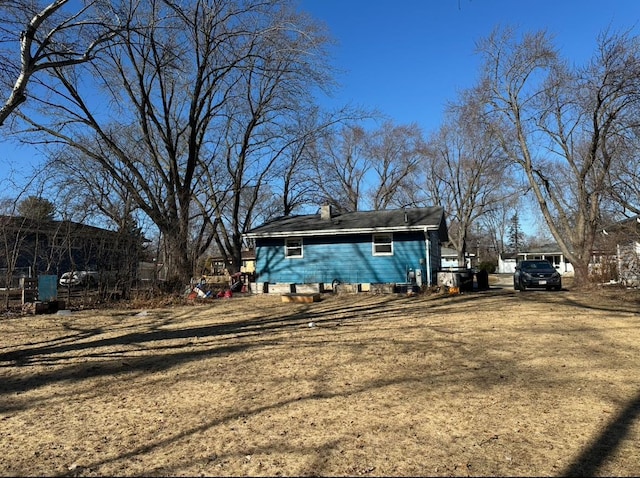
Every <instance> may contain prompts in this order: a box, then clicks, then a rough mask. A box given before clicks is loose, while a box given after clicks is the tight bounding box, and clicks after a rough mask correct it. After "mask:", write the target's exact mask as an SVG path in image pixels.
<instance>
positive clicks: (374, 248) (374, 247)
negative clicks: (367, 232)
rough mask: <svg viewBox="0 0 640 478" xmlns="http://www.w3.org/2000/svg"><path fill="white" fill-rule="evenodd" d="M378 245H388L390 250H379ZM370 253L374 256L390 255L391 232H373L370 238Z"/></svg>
mask: <svg viewBox="0 0 640 478" xmlns="http://www.w3.org/2000/svg"><path fill="white" fill-rule="evenodd" d="M378 246H388V247H389V249H390V250H389V251H379V250H378ZM385 248H386V247H385ZM371 253H372V254H373V255H374V256H392V255H393V234H392V233H383V234H374V235H373V237H372V238H371Z"/></svg>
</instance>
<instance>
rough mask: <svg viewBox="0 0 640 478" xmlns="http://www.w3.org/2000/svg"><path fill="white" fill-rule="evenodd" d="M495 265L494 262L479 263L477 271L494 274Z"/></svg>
mask: <svg viewBox="0 0 640 478" xmlns="http://www.w3.org/2000/svg"><path fill="white" fill-rule="evenodd" d="M496 267H497V264H496V263H495V262H481V263H480V265H479V266H478V270H481V271H487V273H489V274H495V272H496Z"/></svg>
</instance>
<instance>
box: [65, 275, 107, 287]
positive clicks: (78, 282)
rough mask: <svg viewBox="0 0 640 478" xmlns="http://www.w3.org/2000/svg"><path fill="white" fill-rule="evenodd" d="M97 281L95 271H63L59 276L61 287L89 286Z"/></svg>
mask: <svg viewBox="0 0 640 478" xmlns="http://www.w3.org/2000/svg"><path fill="white" fill-rule="evenodd" d="M97 282H98V273H97V272H96V271H75V272H65V273H64V274H62V275H61V276H60V285H61V286H63V287H72V286H91V285H95V284H97Z"/></svg>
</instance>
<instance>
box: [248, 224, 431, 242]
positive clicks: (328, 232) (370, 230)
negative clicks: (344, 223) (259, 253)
mask: <svg viewBox="0 0 640 478" xmlns="http://www.w3.org/2000/svg"><path fill="white" fill-rule="evenodd" d="M425 229H426V230H434V231H437V230H438V229H439V225H437V224H422V225H414V226H403V227H367V228H357V229H320V230H311V231H287V232H284V231H277V232H263V233H260V232H257V233H254V232H248V233H246V234H245V235H244V236H245V237H246V238H247V239H258V238H277V237H294V236H295V237H310V236H336V235H353V234H375V233H385V232H424V231H425Z"/></svg>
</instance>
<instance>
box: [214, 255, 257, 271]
mask: <svg viewBox="0 0 640 478" xmlns="http://www.w3.org/2000/svg"><path fill="white" fill-rule="evenodd" d="M207 263H208V267H209V271H210V272H211V275H216V276H221V275H228V274H229V271H228V267H227V263H226V262H225V259H224V256H221V255H218V256H213V257H210V258H209V260H208V261H207ZM255 271H256V253H255V251H254V250H253V249H245V250H243V251H242V264H241V265H240V272H242V273H243V274H253V273H255Z"/></svg>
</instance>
